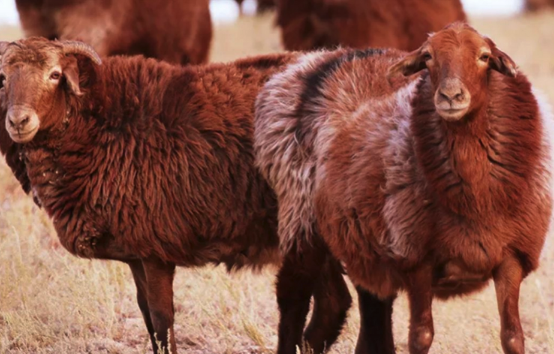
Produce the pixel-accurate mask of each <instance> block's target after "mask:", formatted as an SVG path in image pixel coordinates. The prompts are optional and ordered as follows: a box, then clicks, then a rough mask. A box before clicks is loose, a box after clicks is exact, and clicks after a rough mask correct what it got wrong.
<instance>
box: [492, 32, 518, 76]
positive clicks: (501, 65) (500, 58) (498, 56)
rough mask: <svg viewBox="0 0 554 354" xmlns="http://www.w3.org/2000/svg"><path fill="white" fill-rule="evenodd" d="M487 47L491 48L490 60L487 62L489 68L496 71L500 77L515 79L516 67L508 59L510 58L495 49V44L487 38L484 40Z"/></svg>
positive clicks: (510, 59)
mask: <svg viewBox="0 0 554 354" xmlns="http://www.w3.org/2000/svg"><path fill="white" fill-rule="evenodd" d="M486 41H487V42H488V44H489V46H490V47H491V58H490V60H489V67H490V68H491V69H493V70H496V71H498V72H499V73H501V74H502V75H506V76H510V77H516V75H517V65H516V63H515V62H514V61H513V60H512V58H510V56H509V55H508V54H506V53H504V52H503V51H501V50H500V49H498V48H497V47H496V44H494V42H493V41H492V40H490V39H489V38H486Z"/></svg>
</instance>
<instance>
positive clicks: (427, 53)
mask: <svg viewBox="0 0 554 354" xmlns="http://www.w3.org/2000/svg"><path fill="white" fill-rule="evenodd" d="M422 59H423V61H429V60H431V59H433V57H432V56H431V53H429V52H425V53H423V55H422Z"/></svg>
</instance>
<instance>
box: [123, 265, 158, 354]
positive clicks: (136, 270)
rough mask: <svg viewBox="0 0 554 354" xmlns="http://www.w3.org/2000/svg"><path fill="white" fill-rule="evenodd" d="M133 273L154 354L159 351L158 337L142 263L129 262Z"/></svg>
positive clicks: (138, 300)
mask: <svg viewBox="0 0 554 354" xmlns="http://www.w3.org/2000/svg"><path fill="white" fill-rule="evenodd" d="M127 264H129V267H130V268H131V272H132V273H133V279H134V280H135V285H136V287H137V302H138V305H139V308H140V312H141V313H142V317H143V318H144V323H145V324H146V329H147V330H148V334H149V335H150V340H151V341H152V349H153V350H154V353H157V351H158V344H157V343H156V337H154V325H153V324H152V318H151V317H150V309H149V307H148V299H147V288H146V274H144V267H143V266H142V262H141V261H131V262H127Z"/></svg>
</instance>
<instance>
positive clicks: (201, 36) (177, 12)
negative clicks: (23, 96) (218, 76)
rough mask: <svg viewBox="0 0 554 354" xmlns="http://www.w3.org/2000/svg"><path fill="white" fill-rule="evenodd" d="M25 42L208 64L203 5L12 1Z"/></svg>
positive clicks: (193, 1) (189, 0)
mask: <svg viewBox="0 0 554 354" xmlns="http://www.w3.org/2000/svg"><path fill="white" fill-rule="evenodd" d="M16 5H17V10H18V12H19V18H20V20H21V26H22V27H23V32H24V33H25V36H27V37H30V36H42V37H46V38H49V39H55V38H57V39H62V40H80V41H83V42H85V43H88V44H90V45H92V47H93V48H94V49H95V50H96V52H97V53H98V54H100V56H108V55H115V54H126V55H134V54H142V55H144V56H145V57H150V58H157V59H161V60H165V61H168V62H170V63H176V64H200V63H204V62H206V61H207V60H208V54H209V49H210V42H211V40H212V23H211V16H210V9H209V0H186V1H182V0H164V1H150V0H16Z"/></svg>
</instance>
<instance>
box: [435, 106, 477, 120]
mask: <svg viewBox="0 0 554 354" xmlns="http://www.w3.org/2000/svg"><path fill="white" fill-rule="evenodd" d="M468 108H469V107H462V108H448V109H439V108H437V113H438V114H439V115H440V116H441V117H442V118H444V119H445V120H458V119H461V118H463V117H464V115H465V114H466V113H467V111H468Z"/></svg>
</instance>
